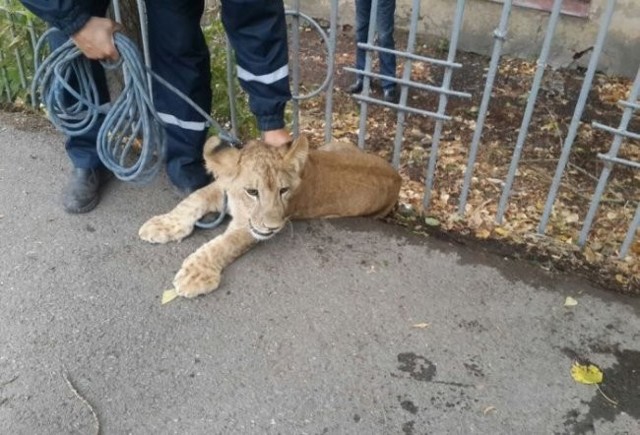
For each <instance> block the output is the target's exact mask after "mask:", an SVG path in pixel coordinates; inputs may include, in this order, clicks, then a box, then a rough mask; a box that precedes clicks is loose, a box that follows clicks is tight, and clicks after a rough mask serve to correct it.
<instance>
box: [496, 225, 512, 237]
mask: <svg viewBox="0 0 640 435" xmlns="http://www.w3.org/2000/svg"><path fill="white" fill-rule="evenodd" d="M493 231H494V232H495V233H496V234H497V235H499V236H500V237H506V236H508V235H509V230H508V229H506V228H505V227H495V228H494V229H493Z"/></svg>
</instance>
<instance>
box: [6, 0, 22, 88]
mask: <svg viewBox="0 0 640 435" xmlns="http://www.w3.org/2000/svg"><path fill="white" fill-rule="evenodd" d="M4 4H5V6H6V7H7V17H8V18H9V32H10V33H11V39H12V42H13V41H15V40H16V27H15V24H16V23H15V21H14V19H13V14H12V13H11V12H10V10H9V9H10V5H9V0H5V2H4ZM13 55H14V56H15V58H16V66H17V67H18V77H20V85H22V88H23V89H27V78H26V77H25V74H24V65H23V64H22V56H21V55H20V50H18V47H16V48H14V49H13Z"/></svg>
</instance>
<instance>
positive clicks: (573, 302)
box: [564, 296, 578, 307]
mask: <svg viewBox="0 0 640 435" xmlns="http://www.w3.org/2000/svg"><path fill="white" fill-rule="evenodd" d="M576 305H578V301H577V300H575V299H574V298H572V297H571V296H567V298H566V299H565V300H564V306H565V307H575V306H576Z"/></svg>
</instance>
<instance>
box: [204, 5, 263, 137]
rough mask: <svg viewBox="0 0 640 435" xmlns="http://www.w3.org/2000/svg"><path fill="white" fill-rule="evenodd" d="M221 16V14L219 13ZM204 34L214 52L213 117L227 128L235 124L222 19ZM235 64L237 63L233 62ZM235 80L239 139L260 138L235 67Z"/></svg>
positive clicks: (212, 61)
mask: <svg viewBox="0 0 640 435" xmlns="http://www.w3.org/2000/svg"><path fill="white" fill-rule="evenodd" d="M216 15H217V14H216ZM203 30H204V35H205V38H206V40H207V43H208V44H209V51H210V52H211V89H212V92H213V108H212V110H211V111H212V116H213V117H214V119H216V120H217V121H218V122H219V123H221V124H222V125H225V126H230V125H231V105H230V102H229V94H228V89H229V88H228V87H229V82H228V80H227V42H226V34H225V31H224V27H223V26H222V22H221V21H220V19H219V17H218V16H215V17H212V19H211V20H210V22H209V23H208V24H206V25H205V26H204V27H203ZM233 64H234V65H235V62H233ZM232 71H233V76H232V81H231V86H232V88H231V89H232V93H233V95H234V101H235V107H236V118H237V122H238V125H237V128H238V136H239V137H241V138H247V137H257V135H258V128H257V125H256V120H255V118H254V116H253V114H252V113H251V111H250V110H249V99H248V96H247V94H246V93H245V92H244V91H243V90H242V88H241V87H240V85H239V83H238V80H236V78H235V67H233V68H232Z"/></svg>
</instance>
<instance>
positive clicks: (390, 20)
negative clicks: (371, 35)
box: [377, 0, 396, 89]
mask: <svg viewBox="0 0 640 435" xmlns="http://www.w3.org/2000/svg"><path fill="white" fill-rule="evenodd" d="M395 13H396V0H380V1H379V2H378V23H377V31H378V40H379V44H380V46H381V47H383V48H389V49H391V50H394V49H395V41H394V39H393V32H394V18H395ZM380 74H382V75H385V76H388V77H395V76H396V55H395V54H390V53H380ZM395 86H396V84H395V83H394V82H392V81H389V80H382V88H383V89H389V88H394V87H395Z"/></svg>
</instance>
